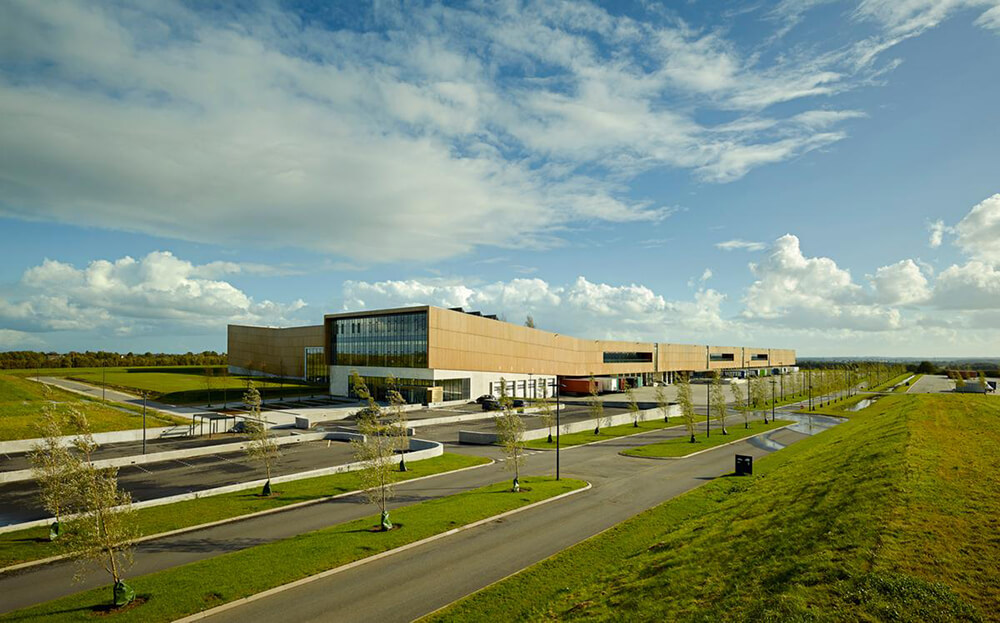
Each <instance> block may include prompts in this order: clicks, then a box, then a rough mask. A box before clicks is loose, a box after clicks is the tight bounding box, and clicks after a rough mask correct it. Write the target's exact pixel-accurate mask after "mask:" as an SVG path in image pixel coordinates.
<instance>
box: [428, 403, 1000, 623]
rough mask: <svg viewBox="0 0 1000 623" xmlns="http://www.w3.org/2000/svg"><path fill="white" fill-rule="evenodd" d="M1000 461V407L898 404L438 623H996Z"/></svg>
mask: <svg viewBox="0 0 1000 623" xmlns="http://www.w3.org/2000/svg"><path fill="white" fill-rule="evenodd" d="M997 456H1000V400H996V399H995V398H992V397H980V396H975V397H973V396H947V395H926V394H925V395H893V396H889V397H886V398H883V399H881V400H880V401H879V402H878V403H876V404H875V405H873V406H872V407H871V408H869V409H865V410H864V411H862V412H860V413H859V414H858V415H857V416H856V417H855V418H853V419H851V420H849V421H847V422H845V423H844V424H841V425H838V426H836V427H834V428H833V429H831V430H829V431H827V432H824V433H822V434H820V435H817V436H816V437H812V438H809V439H806V440H803V441H801V442H799V443H796V444H794V445H792V446H790V447H788V448H786V449H784V450H782V451H781V452H777V453H775V454H772V455H770V456H768V457H766V458H764V459H762V460H760V461H758V462H757V464H756V465H755V466H754V471H755V475H754V476H753V477H751V478H720V479H717V480H715V481H712V482H710V483H708V484H706V485H705V486H703V487H700V488H698V489H696V490H694V491H692V492H690V493H688V494H685V495H683V496H681V497H679V498H676V499H674V500H671V501H669V502H667V503H665V504H662V505H660V506H658V507H656V508H654V509H652V510H650V511H648V512H645V513H642V514H640V515H638V516H637V517H635V518H633V519H631V520H629V521H627V522H624V523H623V524H620V525H619V526H617V527H615V528H614V529H612V530H610V531H608V532H605V533H603V534H601V535H598V536H596V537H594V538H592V539H590V540H588V541H585V542H584V543H582V544H580V545H578V546H576V547H573V548H571V549H569V550H567V551H565V552H563V553H561V554H559V555H556V556H554V557H552V558H550V559H548V560H546V561H544V562H542V563H539V564H537V565H535V566H533V567H531V568H529V569H527V570H526V571H524V572H522V573H520V574H518V575H516V576H513V577H511V578H509V579H507V580H505V581H503V582H501V583H499V584H495V585H493V586H492V587H490V588H488V589H486V590H484V591H481V592H479V593H477V594H475V595H473V596H471V597H470V598H467V599H465V600H463V601H461V602H459V603H457V604H456V605H454V606H452V607H451V608H449V609H446V610H444V611H441V612H439V613H437V614H436V615H434V616H433V617H431V620H435V621H445V620H446V621H484V620H505V621H514V620H542V619H559V620H650V621H676V620H683V621H689V620H690V621H694V620H697V621H715V620H728V621H768V620H770V621H886V620H893V621H975V620H984V619H993V620H995V617H996V614H997V613H998V612H1000V543H998V541H997V538H996V535H997V533H998V532H1000V478H998V476H997V470H996V457H997Z"/></svg>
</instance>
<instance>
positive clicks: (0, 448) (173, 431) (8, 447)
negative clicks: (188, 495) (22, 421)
mask: <svg viewBox="0 0 1000 623" xmlns="http://www.w3.org/2000/svg"><path fill="white" fill-rule="evenodd" d="M189 434H190V425H188V424H184V425H177V426H164V427H162V428H147V429H146V439H159V438H161V437H186V436H187V435H189ZM76 437H77V436H76V435H66V436H64V437H61V438H60V440H61V441H62V444H63V445H65V446H68V445H70V444H72V443H73V440H74V439H76ZM44 441H45V440H44V439H14V440H11V441H0V452H2V453H4V454H17V453H20V452H29V451H31V448H32V447H33V446H35V445H36V444H41V443H43V442H44ZM94 441H96V442H97V443H98V444H99V445H103V444H107V443H121V442H124V441H142V429H141V428H136V429H131V430H114V431H109V432H107V433H94Z"/></svg>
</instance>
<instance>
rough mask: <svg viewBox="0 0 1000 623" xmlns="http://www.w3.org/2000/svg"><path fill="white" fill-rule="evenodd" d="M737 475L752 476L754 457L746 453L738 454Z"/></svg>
mask: <svg viewBox="0 0 1000 623" xmlns="http://www.w3.org/2000/svg"><path fill="white" fill-rule="evenodd" d="M736 475H737V476H752V475H753V457H752V456H749V455H746V454H737V455H736Z"/></svg>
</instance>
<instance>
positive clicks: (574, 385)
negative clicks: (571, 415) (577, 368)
mask: <svg viewBox="0 0 1000 623" xmlns="http://www.w3.org/2000/svg"><path fill="white" fill-rule="evenodd" d="M592 388H596V389H598V390H599V388H600V385H599V384H598V382H597V381H596V380H594V381H591V380H590V379H559V392H560V393H562V394H576V395H578V396H584V395H587V394H590V393H591V389H592Z"/></svg>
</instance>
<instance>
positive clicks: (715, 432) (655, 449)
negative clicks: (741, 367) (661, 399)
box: [621, 420, 792, 458]
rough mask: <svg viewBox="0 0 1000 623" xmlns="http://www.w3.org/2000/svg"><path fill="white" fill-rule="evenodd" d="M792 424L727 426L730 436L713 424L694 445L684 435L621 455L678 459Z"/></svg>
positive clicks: (777, 422)
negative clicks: (746, 426)
mask: <svg viewBox="0 0 1000 623" xmlns="http://www.w3.org/2000/svg"><path fill="white" fill-rule="evenodd" d="M791 423H792V422H789V421H787V420H777V421H770V420H769V421H768V423H767V424H765V423H764V420H751V422H750V428H744V427H743V425H742V424H738V425H735V426H727V427H726V430H727V431H728V432H729V434H728V435H723V434H722V431H721V430H720V429H719V428H717V427H716V426H715V422H713V423H712V434H711V435H710V436H708V437H706V436H705V433H697V434H695V442H694V443H691V439H690V437H688V436H687V435H684V436H683V437H678V438H676V439H669V440H667V441H661V442H659V443H651V444H648V445H645V446H639V447H636V448H629V449H628V450H623V451H622V452H621V454H623V455H625V456H639V457H647V458H677V457H682V456H686V455H688V454H691V453H694V452H700V451H702V450H707V449H709V448H714V447H716V446H721V445H722V444H725V443H731V442H733V441H736V440H737V439H743V438H744V437H749V436H751V435H759V434H760V433H763V432H767V431H769V430H773V429H775V428H779V427H781V426H786V425H788V424H791Z"/></svg>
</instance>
